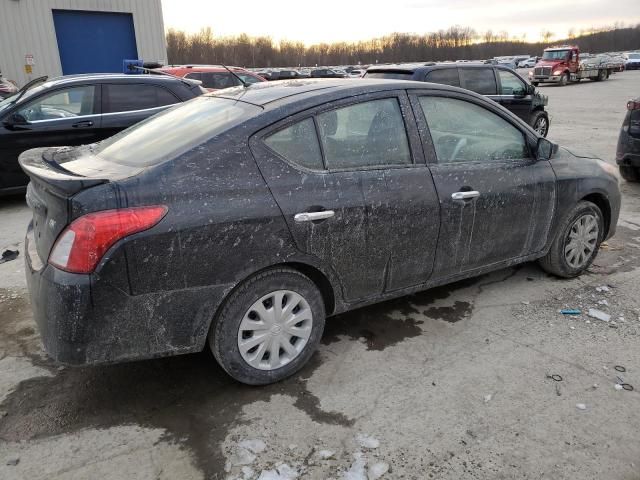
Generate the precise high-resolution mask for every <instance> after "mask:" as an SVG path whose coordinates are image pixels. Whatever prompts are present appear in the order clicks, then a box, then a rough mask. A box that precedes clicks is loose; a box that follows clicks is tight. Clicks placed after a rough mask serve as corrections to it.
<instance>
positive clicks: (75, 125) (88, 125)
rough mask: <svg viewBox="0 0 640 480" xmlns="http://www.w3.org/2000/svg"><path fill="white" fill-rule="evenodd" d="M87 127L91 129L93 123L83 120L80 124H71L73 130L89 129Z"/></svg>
mask: <svg viewBox="0 0 640 480" xmlns="http://www.w3.org/2000/svg"><path fill="white" fill-rule="evenodd" d="M89 127H93V122H92V121H91V120H83V121H82V122H78V123H74V124H73V128H89Z"/></svg>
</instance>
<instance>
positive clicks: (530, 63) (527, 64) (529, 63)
mask: <svg viewBox="0 0 640 480" xmlns="http://www.w3.org/2000/svg"><path fill="white" fill-rule="evenodd" d="M536 63H538V58H537V57H531V58H527V59H526V60H521V61H520V63H518V68H533V67H535V65H536Z"/></svg>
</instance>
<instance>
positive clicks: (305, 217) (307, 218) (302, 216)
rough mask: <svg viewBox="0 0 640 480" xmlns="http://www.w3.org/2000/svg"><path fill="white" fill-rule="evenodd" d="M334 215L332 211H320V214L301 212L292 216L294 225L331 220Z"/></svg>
mask: <svg viewBox="0 0 640 480" xmlns="http://www.w3.org/2000/svg"><path fill="white" fill-rule="evenodd" d="M335 214H336V213H335V212H334V211H333V210H322V211H321V212H302V213H296V214H295V215H294V216H293V219H294V220H295V221H296V223H302V222H313V221H315V220H326V219H327V218H331V217H333V216H334V215H335Z"/></svg>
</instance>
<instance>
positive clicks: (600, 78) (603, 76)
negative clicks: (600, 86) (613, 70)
mask: <svg viewBox="0 0 640 480" xmlns="http://www.w3.org/2000/svg"><path fill="white" fill-rule="evenodd" d="M606 79H607V71H606V70H600V71H599V72H598V81H599V82H602V81H603V80H606Z"/></svg>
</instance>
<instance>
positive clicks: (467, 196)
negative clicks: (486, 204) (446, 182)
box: [451, 190, 480, 200]
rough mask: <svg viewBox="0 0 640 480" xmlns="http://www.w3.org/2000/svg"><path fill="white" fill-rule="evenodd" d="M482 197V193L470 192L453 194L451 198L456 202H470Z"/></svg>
mask: <svg viewBox="0 0 640 480" xmlns="http://www.w3.org/2000/svg"><path fill="white" fill-rule="evenodd" d="M479 196H480V192H478V191H476V190H471V191H470V192H455V193H452V194H451V198H452V199H454V200H470V199H472V198H477V197H479Z"/></svg>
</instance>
